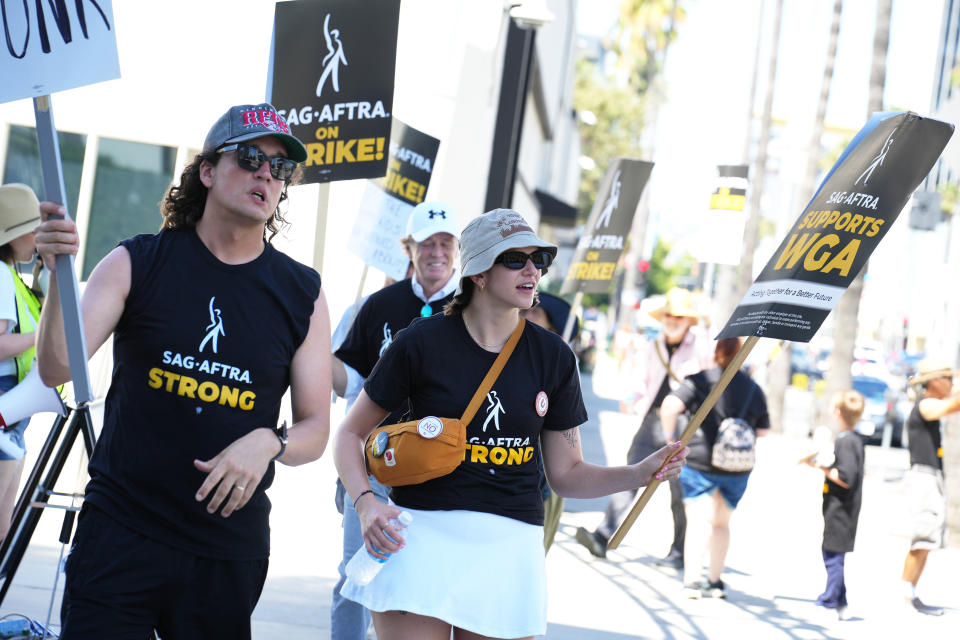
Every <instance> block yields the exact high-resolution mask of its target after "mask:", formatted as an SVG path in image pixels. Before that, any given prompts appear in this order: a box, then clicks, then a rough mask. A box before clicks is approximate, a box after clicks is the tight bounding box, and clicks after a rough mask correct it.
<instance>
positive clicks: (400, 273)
mask: <svg viewBox="0 0 960 640" xmlns="http://www.w3.org/2000/svg"><path fill="white" fill-rule="evenodd" d="M411 211H413V205H411V204H408V203H406V202H404V201H403V200H400V199H398V198H394V197H393V196H391V195H389V194H388V193H386V192H385V191H384V190H383V189H381V188H380V187H378V186H377V185H376V184H375V183H373V182H367V183H366V185H365V187H364V192H363V198H362V199H361V200H360V207H359V210H358V211H357V217H356V220H355V222H354V225H353V231H352V232H351V233H350V240H349V242H348V243H347V248H348V249H349V250H350V251H352V252H353V253H354V254H356V255H357V256H359V257H360V258H361V259H363V261H364V262H365V263H366V264H367V265H369V266H371V267H373V268H374V269H379V270H380V271H383V272H384V273H385V274H386V275H388V276H390V277H391V278H393V279H394V280H403V279H404V278H405V277H406V273H407V265H408V264H409V263H410V259H409V258H408V257H407V254H406V253H404V251H403V245H401V244H400V240H401V239H402V238H403V237H404V235H405V234H406V230H407V218H409V217H410V212H411Z"/></svg>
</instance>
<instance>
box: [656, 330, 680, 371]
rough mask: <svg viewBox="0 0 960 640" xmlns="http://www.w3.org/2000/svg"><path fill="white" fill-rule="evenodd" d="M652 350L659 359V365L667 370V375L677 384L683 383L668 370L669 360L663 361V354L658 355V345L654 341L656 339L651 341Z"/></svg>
mask: <svg viewBox="0 0 960 640" xmlns="http://www.w3.org/2000/svg"><path fill="white" fill-rule="evenodd" d="M653 350H654V351H656V352H657V357H658V358H660V363H661V364H662V365H663V366H664V368H665V369H666V370H667V375H669V376H670V377H671V378H673V379H674V380H676V381H677V382H683V380H681V379H680V378H678V377H677V374H675V373H674V372H673V370H672V369H671V368H670V359H669V358H667V359H666V360H665V359H664V358H663V354H662V353H660V344H659V343H658V342H657V341H656V339H654V341H653Z"/></svg>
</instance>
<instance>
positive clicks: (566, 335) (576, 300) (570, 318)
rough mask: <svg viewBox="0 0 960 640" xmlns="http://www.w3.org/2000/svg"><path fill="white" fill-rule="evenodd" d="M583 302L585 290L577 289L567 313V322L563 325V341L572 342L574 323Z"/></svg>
mask: <svg viewBox="0 0 960 640" xmlns="http://www.w3.org/2000/svg"><path fill="white" fill-rule="evenodd" d="M581 304H583V291H577V295H575V296H573V302H572V303H571V304H570V313H568V314H567V324H566V326H564V327H563V341H564V342H566V343H567V344H570V340H571V338H573V336H571V335H570V334H571V333H573V323H574V322H576V319H577V312H578V311H580V305H581Z"/></svg>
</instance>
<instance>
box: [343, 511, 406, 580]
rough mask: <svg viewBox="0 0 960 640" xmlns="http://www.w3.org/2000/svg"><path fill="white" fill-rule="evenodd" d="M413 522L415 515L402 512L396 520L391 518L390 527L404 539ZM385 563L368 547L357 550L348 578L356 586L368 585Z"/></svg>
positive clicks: (350, 563)
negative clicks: (371, 553)
mask: <svg viewBox="0 0 960 640" xmlns="http://www.w3.org/2000/svg"><path fill="white" fill-rule="evenodd" d="M411 522H413V514H411V513H410V512H409V511H401V512H400V515H399V516H397V517H396V518H390V526H391V527H393V528H394V529H395V530H396V531H397V532H399V533H402V534H403V536H404V537H406V535H407V531H408V529H409V527H410V523H411ZM385 562H386V559H384V558H376V557H374V556H372V555H370V552H369V551H367V547H366V545H364V546H362V547H360V548H359V549H357V552H356V553H355V554H353V557H352V558H350V562H348V563H347V567H346V574H347V577H348V578H350V580H352V581H353V582H354V583H355V584H359V585H365V584H368V583H369V582H370V581H371V580H373V578H374V577H375V576H376V575H377V574H378V573H380V569H382V568H383V563H385Z"/></svg>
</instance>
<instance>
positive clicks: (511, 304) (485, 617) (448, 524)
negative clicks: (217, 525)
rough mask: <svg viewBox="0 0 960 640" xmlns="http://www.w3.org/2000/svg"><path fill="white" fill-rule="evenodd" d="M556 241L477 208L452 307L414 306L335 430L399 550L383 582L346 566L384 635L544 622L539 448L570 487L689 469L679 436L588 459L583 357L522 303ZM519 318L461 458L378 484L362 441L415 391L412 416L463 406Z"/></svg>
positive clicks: (386, 539)
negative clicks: (381, 491)
mask: <svg viewBox="0 0 960 640" xmlns="http://www.w3.org/2000/svg"><path fill="white" fill-rule="evenodd" d="M556 251H557V248H556V246H555V245H553V244H551V243H549V242H545V241H544V240H542V239H541V238H539V237H538V236H537V234H536V233H535V232H534V231H533V229H532V228H531V227H530V225H529V224H527V222H526V220H524V219H523V217H522V216H520V214H519V213H517V212H516V211H513V210H510V209H495V210H493V211H490V212H488V213H485V214H483V215H481V216H479V217H477V218H474V219H473V220H472V221H470V223H469V224H468V225H467V226H466V228H465V229H464V230H463V232H462V234H461V236H460V253H461V257H462V275H461V277H460V280H459V285H458V287H457V293H456V295H455V296H454V298H453V301H452V302H451V303H450V304H449V305H447V307H446V308H445V309H444V313H443V315H439V314H438V315H434V316H431V317H429V318H422V319H418V320H415V321H414V322H412V323H411V324H410V326H409V327H407V328H406V329H404V330H403V331H401V332H400V333H399V334H398V335H397V336H395V337H394V341H393V344H391V345H390V347H389V348H388V349H387V350H386V351H385V352H384V354H383V356H381V357H380V360H379V362H377V366H376V367H375V368H374V370H373V372H372V373H371V374H370V377H368V378H367V381H366V383H365V384H364V388H363V391H362V392H361V393H360V395H359V397H358V398H357V401H356V402H355V403H354V405H353V407H352V408H351V409H350V412H349V413H348V414H347V417H346V419H345V420H344V422H343V424H342V425H341V427H340V429H339V431H338V433H337V438H336V442H335V444H334V461H335V462H336V465H337V471H338V472H339V474H340V478H341V479H342V480H343V483H344V485H345V486H346V488H347V492H348V493H349V494H350V495H351V496H357V498H356V501H357V503H356V509H357V513H358V515H359V516H360V521H361V523H362V525H363V537H364V540H365V542H366V550H367V552H368V553H370V554H371V555H372V556H374V557H375V558H379V559H386V558H389V560H387V561H386V562H385V564H384V565H383V568H382V569H381V570H380V572H379V573H378V574H377V575H376V577H374V578H373V580H372V581H371V582H369V583H368V584H366V585H365V586H360V585H357V584H355V583H354V582H353V581H352V580H349V579H348V580H347V582H346V583H345V584H344V586H343V589H342V593H343V595H344V596H345V597H347V598H350V599H353V600H356V601H357V602H360V603H361V604H363V605H364V606H365V607H367V608H368V609H370V610H371V611H372V612H374V613H373V620H374V626H375V627H376V631H377V637H378V638H379V639H380V640H448V639H449V638H450V637H451V633H453V634H454V637H457V638H461V637H466V638H469V637H477V636H478V635H479V636H482V637H487V638H531V637H533V636H535V635H543V634H544V633H545V632H546V626H547V625H546V614H547V600H546V576H545V560H544V553H543V502H542V500H541V497H540V492H539V487H538V483H539V473H538V471H537V463H536V460H535V458H536V455H537V453H538V452H539V451H540V450H541V448H542V453H543V461H544V467H545V469H546V473H547V477H548V478H549V480H550V486H551V487H552V488H553V490H554V491H556V492H557V493H558V494H559V495H561V496H566V497H577V498H589V497H597V496H601V495H606V494H609V493H612V492H614V491H623V490H626V489H633V488H636V487H638V486H642V485H646V484H648V483H649V482H650V481H651V479H652V478H653V477H654V475H655V474H656V477H657V478H658V479H668V478H673V477H676V476H677V475H679V473H680V468H681V467H682V465H683V463H684V457H685V455H686V451H685V449H684V448H683V446H682V445H681V444H680V443H678V444H675V445H672V446H665V447H663V448H662V449H661V450H660V451H658V452H656V453H655V454H654V455H651V456H649V457H648V458H646V459H645V460H643V461H641V462H639V463H637V464H635V465H631V466H622V467H600V466H597V465H592V464H589V463H587V462H585V461H584V460H583V458H582V455H581V451H580V438H579V425H580V424H582V423H583V422H584V421H585V420H586V418H587V415H586V409H585V408H584V406H583V398H582V396H581V393H580V378H579V375H578V373H577V363H576V358H575V357H574V355H573V352H572V351H571V350H570V347H568V346H567V345H566V344H565V343H564V342H563V340H562V338H561V337H560V336H558V335H557V334H555V333H551V332H549V331H547V330H545V329H542V328H541V327H538V326H536V325H534V324H533V323H525V322H523V321H522V319H521V318H520V317H519V310H520V309H528V308H530V307H531V306H532V305H533V304H534V300H535V297H536V289H537V285H538V284H539V281H540V276H541V275H542V274H543V272H544V271H545V270H546V269H547V268H549V267H550V265H551V264H552V262H553V258H554V256H555V255H556ZM514 334H516V337H515V339H516V340H517V341H516V342H515V346H514V347H513V350H512V352H510V354H509V358H508V359H507V360H506V362H505V364H504V366H503V369H502V371H501V372H500V374H499V376H497V378H496V380H495V381H494V382H493V386H492V388H491V390H490V391H489V394H488V396H487V398H488V400H489V399H491V398H492V396H491V395H490V394H494V393H496V396H495V397H496V402H493V401H491V402H487V403H483V406H484V410H479V411H477V412H476V414H475V415H474V416H473V418H472V419H471V420H470V422H469V424H467V425H466V441H467V450H466V451H465V456H464V460H463V462H461V464H460V465H459V466H458V467H456V468H455V469H454V470H453V471H452V472H451V473H449V474H447V475H444V476H440V477H437V478H433V479H431V480H427V481H426V482H423V483H420V484H411V485H405V486H398V487H393V489H392V490H391V498H392V499H393V501H394V502H395V504H394V505H388V504H384V503H382V502H380V501H379V500H377V499H376V498H375V497H374V496H372V495H369V494H370V493H371V492H370V488H369V484H368V480H367V471H366V467H365V464H364V454H363V451H364V442H365V441H366V439H367V437H368V436H369V434H370V433H371V432H372V431H373V430H374V428H376V426H377V425H378V424H380V422H381V421H382V420H383V419H384V418H385V417H386V416H387V415H388V414H389V412H390V411H391V410H394V409H396V408H398V407H401V406H403V405H405V404H407V403H408V402H409V407H410V413H409V416H408V419H409V420H417V419H421V418H424V417H426V416H453V415H457V416H459V415H462V414H463V412H464V408H465V407H467V405H468V404H469V403H470V399H471V397H473V395H474V394H475V392H476V390H477V385H478V384H479V383H480V381H481V380H482V379H483V378H484V377H485V375H486V374H487V372H488V371H489V370H490V368H491V365H492V364H493V363H494V361H495V360H496V359H497V356H498V354H499V353H500V351H501V350H502V349H504V348H505V346H506V345H507V343H508V341H510V339H511V337H513V336H514ZM494 412H496V413H494ZM484 413H486V415H484ZM493 415H496V416H497V419H496V420H491V419H490V418H491V416H493ZM484 429H486V430H484ZM661 464H663V465H665V467H664V469H663V471H662V472H658V471H657V470H658V469H659V467H660V465H661ZM401 510H405V511H409V512H410V513H411V514H413V524H412V525H411V526H410V529H408V530H404V534H406V533H407V531H409V535H406V536H405V537H404V536H401V535H400V533H398V532H397V531H396V530H395V529H394V528H393V526H391V525H390V524H389V521H390V518H393V517H396V516H398V515H399V514H400V513H401Z"/></svg>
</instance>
